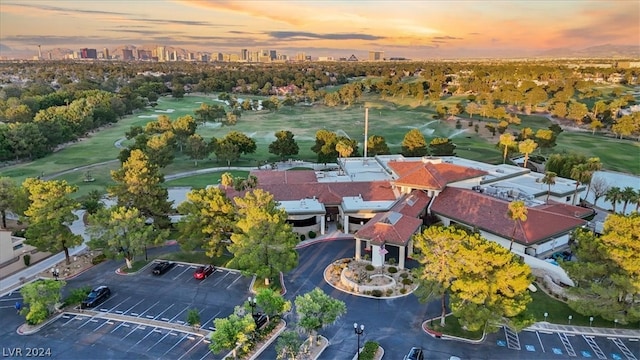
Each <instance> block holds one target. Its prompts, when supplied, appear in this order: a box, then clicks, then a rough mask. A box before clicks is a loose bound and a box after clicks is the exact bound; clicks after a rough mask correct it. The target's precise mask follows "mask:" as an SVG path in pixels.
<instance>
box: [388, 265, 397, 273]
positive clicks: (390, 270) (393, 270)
mask: <svg viewBox="0 0 640 360" xmlns="http://www.w3.org/2000/svg"><path fill="white" fill-rule="evenodd" d="M397 272H398V268H397V267H395V266H389V274H395V273H397Z"/></svg>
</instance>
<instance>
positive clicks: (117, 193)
mask: <svg viewBox="0 0 640 360" xmlns="http://www.w3.org/2000/svg"><path fill="white" fill-rule="evenodd" d="M111 177H112V178H113V181H114V182H115V183H116V184H115V185H113V186H111V187H110V188H109V189H108V191H109V195H111V196H113V197H115V198H116V201H117V204H118V206H124V207H126V208H136V209H138V210H139V211H140V214H142V216H144V217H145V218H152V219H153V224H154V226H155V227H156V228H164V227H166V226H167V225H168V224H169V217H168V214H169V213H170V212H171V202H169V200H168V191H167V189H166V188H165V187H163V186H162V183H163V182H164V177H163V176H162V174H161V173H160V172H159V171H158V167H157V166H156V165H154V164H152V163H151V162H150V161H149V158H148V157H147V156H146V155H145V154H144V153H143V152H142V151H141V150H133V151H131V154H130V155H129V158H128V159H127V160H126V161H125V162H124V163H123V164H122V167H121V168H120V169H118V170H112V171H111Z"/></svg>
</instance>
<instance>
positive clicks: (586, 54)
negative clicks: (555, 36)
mask: <svg viewBox="0 0 640 360" xmlns="http://www.w3.org/2000/svg"><path fill="white" fill-rule="evenodd" d="M535 56H536V57H542V58H640V46H638V45H636V46H633V45H610V44H606V45H597V46H591V47H588V48H584V49H581V50H574V49H568V48H557V49H550V50H547V51H543V52H541V53H539V54H537V55H535Z"/></svg>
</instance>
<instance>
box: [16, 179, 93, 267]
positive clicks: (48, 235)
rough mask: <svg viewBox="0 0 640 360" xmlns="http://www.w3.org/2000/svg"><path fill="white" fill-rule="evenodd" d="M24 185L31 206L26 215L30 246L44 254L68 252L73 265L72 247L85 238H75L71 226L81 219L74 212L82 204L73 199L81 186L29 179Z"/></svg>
mask: <svg viewBox="0 0 640 360" xmlns="http://www.w3.org/2000/svg"><path fill="white" fill-rule="evenodd" d="M22 186H23V187H24V188H25V189H26V190H27V193H28V194H29V200H30V205H29V208H28V209H27V210H26V211H25V212H24V215H25V217H26V218H27V221H28V223H29V227H28V228H27V231H26V234H25V235H26V238H27V240H26V243H27V244H28V245H32V246H35V247H36V248H37V249H38V250H40V251H48V252H51V253H57V252H59V251H64V255H65V258H66V261H67V264H70V263H71V261H70V258H69V248H71V247H74V246H78V245H80V244H82V241H83V240H82V236H80V235H75V234H73V233H72V232H71V230H70V229H69V226H70V225H71V224H72V223H73V222H74V221H75V220H76V219H77V218H78V216H77V215H76V214H75V213H74V211H76V210H78V209H80V203H78V202H77V201H76V200H74V199H72V198H71V194H73V193H75V192H76V191H78V187H77V186H72V185H69V184H67V182H66V181H64V180H62V181H58V180H50V181H44V180H39V179H34V178H27V179H26V180H25V181H24V182H23V183H22Z"/></svg>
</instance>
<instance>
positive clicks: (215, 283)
mask: <svg viewBox="0 0 640 360" xmlns="http://www.w3.org/2000/svg"><path fill="white" fill-rule="evenodd" d="M227 276H229V273H226V274H224V276H221V277H219V278H217V281H216V282H214V283H213V286H218V284H220V283H221V282H222V281H223V280H224V279H225V278H226V277H227Z"/></svg>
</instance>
